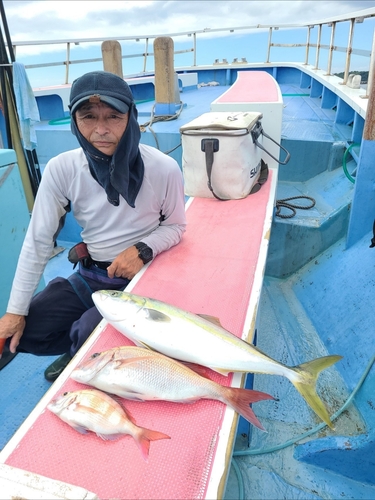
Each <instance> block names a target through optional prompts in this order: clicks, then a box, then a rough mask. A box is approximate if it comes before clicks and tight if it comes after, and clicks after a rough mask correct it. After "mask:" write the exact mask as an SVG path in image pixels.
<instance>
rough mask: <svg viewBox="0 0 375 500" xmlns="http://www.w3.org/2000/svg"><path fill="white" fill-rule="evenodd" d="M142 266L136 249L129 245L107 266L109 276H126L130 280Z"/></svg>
mask: <svg viewBox="0 0 375 500" xmlns="http://www.w3.org/2000/svg"><path fill="white" fill-rule="evenodd" d="M142 267H143V262H142V260H141V259H140V258H139V257H138V249H137V248H135V246H132V247H129V248H127V249H126V250H124V251H123V252H121V253H120V254H119V255H118V256H117V257H116V258H115V260H114V261H113V262H112V264H111V265H110V266H109V267H107V273H108V276H109V277H110V278H127V279H128V280H131V279H133V278H134V276H135V275H136V274H137V272H138V271H140V270H141V269H142Z"/></svg>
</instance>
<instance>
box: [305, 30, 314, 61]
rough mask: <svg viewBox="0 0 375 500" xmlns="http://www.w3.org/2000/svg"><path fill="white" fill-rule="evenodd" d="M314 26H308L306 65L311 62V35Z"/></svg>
mask: <svg viewBox="0 0 375 500" xmlns="http://www.w3.org/2000/svg"><path fill="white" fill-rule="evenodd" d="M313 27H314V26H308V27H307V40H306V55H305V65H306V66H307V65H308V64H309V50H310V35H311V28H313Z"/></svg>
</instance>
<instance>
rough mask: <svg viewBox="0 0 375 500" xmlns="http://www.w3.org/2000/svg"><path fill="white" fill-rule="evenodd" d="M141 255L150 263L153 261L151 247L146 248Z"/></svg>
mask: <svg viewBox="0 0 375 500" xmlns="http://www.w3.org/2000/svg"><path fill="white" fill-rule="evenodd" d="M140 254H141V257H142V259H144V260H147V261H149V260H151V259H152V254H153V252H152V250H151V248H150V247H146V248H142V250H141V251H140Z"/></svg>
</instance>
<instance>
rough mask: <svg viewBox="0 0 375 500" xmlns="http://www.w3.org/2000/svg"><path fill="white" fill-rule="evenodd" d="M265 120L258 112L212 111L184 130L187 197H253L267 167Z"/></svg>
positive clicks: (183, 147) (183, 152)
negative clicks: (264, 138)
mask: <svg viewBox="0 0 375 500" xmlns="http://www.w3.org/2000/svg"><path fill="white" fill-rule="evenodd" d="M261 118H262V114H261V113H257V112H244V113H238V112H212V113H205V114H203V115H201V116H199V117H198V118H196V119H195V120H193V121H191V122H189V123H187V124H186V125H183V126H182V127H181V128H180V132H181V139H182V171H183V175H184V182H185V194H186V195H188V196H195V197H201V198H213V197H215V198H218V199H220V200H229V199H240V198H245V197H246V196H248V195H249V194H250V192H251V190H252V189H253V186H254V185H255V184H256V183H257V182H258V179H259V175H260V171H261V165H262V164H263V165H265V164H264V162H262V160H261V149H260V148H261V147H262V146H261V141H262V127H261V123H260V119H261ZM254 137H255V142H257V144H258V145H259V146H260V147H258V145H257V144H255V142H254ZM262 149H263V148H262Z"/></svg>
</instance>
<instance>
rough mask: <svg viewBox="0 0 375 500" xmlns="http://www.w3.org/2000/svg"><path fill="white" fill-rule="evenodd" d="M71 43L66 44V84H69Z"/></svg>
mask: <svg viewBox="0 0 375 500" xmlns="http://www.w3.org/2000/svg"><path fill="white" fill-rule="evenodd" d="M69 64H70V42H68V43H67V44H66V61H65V83H69Z"/></svg>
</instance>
